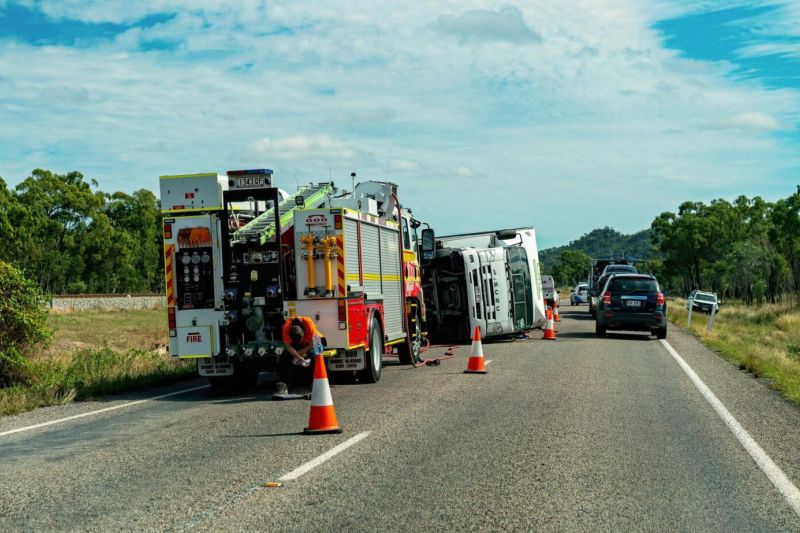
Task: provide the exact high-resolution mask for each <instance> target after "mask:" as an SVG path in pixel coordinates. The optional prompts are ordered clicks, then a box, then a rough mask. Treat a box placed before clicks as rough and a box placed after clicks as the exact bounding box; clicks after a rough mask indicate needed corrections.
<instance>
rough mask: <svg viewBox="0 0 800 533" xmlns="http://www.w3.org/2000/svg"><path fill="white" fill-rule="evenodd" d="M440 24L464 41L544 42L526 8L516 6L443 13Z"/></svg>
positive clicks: (445, 31)
mask: <svg viewBox="0 0 800 533" xmlns="http://www.w3.org/2000/svg"><path fill="white" fill-rule="evenodd" d="M437 26H438V28H439V29H440V30H441V31H442V32H444V33H447V34H450V35H454V36H456V37H459V38H460V39H462V40H464V41H478V42H481V41H509V42H512V43H526V42H534V43H538V42H541V40H542V38H541V36H540V35H539V34H538V33H537V32H536V31H534V30H533V29H532V28H531V27H530V26H528V25H527V24H526V23H525V19H524V18H523V16H522V12H521V11H520V10H519V9H517V8H516V7H514V6H504V7H502V8H500V9H499V10H497V11H490V10H486V9H471V10H469V11H464V12H463V13H461V14H459V15H455V16H452V15H441V16H440V17H439V19H438V22H437Z"/></svg>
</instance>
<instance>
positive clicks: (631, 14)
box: [0, 0, 800, 244]
mask: <svg viewBox="0 0 800 533" xmlns="http://www.w3.org/2000/svg"><path fill="white" fill-rule="evenodd" d="M0 1H2V0H0ZM708 1H709V2H712V3H714V5H716V4H720V5H721V3H722V2H723V0H708ZM36 5H39V6H41V8H42V10H43V11H44V12H46V13H47V14H48V15H50V16H51V17H54V18H56V19H58V18H70V19H76V20H82V21H84V22H99V21H103V22H126V23H131V22H133V21H136V20H139V19H141V18H142V17H143V16H147V15H152V14H156V13H175V16H174V17H172V18H170V19H169V20H167V21H166V22H163V23H162V24H158V25H155V26H152V27H150V28H132V29H131V30H128V31H127V32H125V33H123V34H121V35H118V36H117V37H116V38H115V39H113V40H106V41H102V42H99V43H96V45H95V46H85V47H82V48H71V47H66V46H49V47H35V46H31V45H28V44H25V43H19V42H14V41H11V40H9V39H7V38H5V39H3V40H2V42H0V73H2V75H0V99H2V101H3V105H2V106H0V123H2V124H6V125H9V126H10V127H6V128H0V175H2V176H3V177H4V178H5V179H6V181H8V182H9V183H11V184H14V183H16V182H18V181H20V180H21V179H23V178H24V177H25V176H26V175H27V174H28V173H29V172H30V170H31V169H33V168H36V167H44V168H51V169H53V170H60V171H66V170H72V169H76V170H81V171H83V172H84V173H85V174H86V175H87V176H90V177H93V178H96V179H98V180H99V181H100V183H101V187H102V188H103V189H104V190H114V189H120V190H131V189H135V188H139V187H148V188H150V189H153V190H156V189H157V176H159V175H161V174H179V173H188V172H195V171H207V170H226V169H228V168H237V167H238V166H239V165H250V164H256V163H258V164H264V165H265V166H268V167H270V168H273V169H274V170H275V171H276V180H277V181H278V183H279V184H280V183H283V185H282V186H284V188H288V187H289V185H292V184H293V183H294V180H293V179H292V178H291V177H292V176H293V175H295V174H296V175H297V179H298V181H301V182H305V181H308V180H309V179H314V178H315V177H317V176H324V177H325V178H327V177H328V176H329V173H330V175H333V176H334V178H335V179H339V180H342V179H345V182H346V183H349V178H348V176H349V173H350V171H351V170H352V171H357V172H358V175H359V177H366V178H369V177H379V178H383V177H384V176H385V175H387V174H388V175H389V176H390V177H391V176H392V175H393V174H394V173H397V175H398V177H397V178H396V181H397V182H398V184H399V185H400V188H401V194H403V196H404V199H403V202H404V203H409V205H411V203H412V202H411V201H410V200H407V199H408V198H412V199H413V203H414V208H415V214H416V215H417V216H419V217H420V218H422V219H424V220H427V221H429V222H431V223H432V224H433V225H434V226H435V227H437V229H438V230H440V231H443V232H451V231H469V230H471V229H475V228H476V227H480V228H483V227H492V226H495V227H500V226H514V225H517V226H519V225H524V224H535V225H537V226H539V238H540V239H543V240H545V241H549V242H551V243H553V244H555V243H557V242H560V241H564V242H566V241H568V240H569V239H570V238H574V237H576V236H577V235H580V233H581V232H582V231H586V230H589V229H592V228H593V227H596V226H603V225H606V224H608V225H617V226H620V227H622V226H623V224H627V225H629V227H625V228H623V229H630V230H634V229H639V228H642V227H646V226H647V225H648V224H649V222H650V220H649V219H648V217H650V218H652V216H653V215H655V214H657V213H658V212H660V211H661V210H666V209H675V207H676V206H677V205H678V203H680V202H681V201H683V200H687V199H709V198H711V197H714V196H719V195H731V194H738V193H751V194H752V193H753V192H756V193H759V194H762V195H765V196H768V194H769V193H770V191H771V192H775V191H779V190H781V187H782V186H784V185H786V186H787V188H788V187H789V186H790V185H792V184H787V183H784V182H789V181H790V178H787V176H796V175H797V169H798V168H800V156H798V153H800V151H798V150H797V148H796V146H794V145H792V144H790V143H789V141H786V140H784V139H782V138H781V137H780V136H775V135H770V132H772V131H776V130H778V129H779V128H781V127H783V128H785V129H789V128H791V125H792V124H794V123H796V122H798V120H800V117H799V116H798V113H797V110H798V109H800V97H798V93H797V91H793V90H763V89H761V88H760V87H759V86H758V85H756V84H753V83H746V82H740V81H736V80H734V79H731V78H729V77H727V76H726V75H727V74H728V73H729V72H730V70H731V67H730V66H728V65H725V64H721V63H707V62H702V61H690V60H686V59H682V58H681V57H679V55H678V54H677V53H676V52H675V51H672V50H666V49H665V48H664V47H663V44H662V42H661V36H660V35H658V34H657V33H656V32H655V31H654V30H652V29H651V26H652V24H653V23H654V22H655V20H656V18H657V17H661V16H678V15H680V14H681V13H682V12H686V11H689V10H694V9H695V7H694V6H696V5H697V3H696V2H694V1H690V0H680V2H669V3H666V2H663V1H662V0H574V1H573V2H571V3H569V5H566V4H565V3H564V2H560V1H558V0H540V1H537V2H523V1H521V0H520V1H516V2H513V7H512V6H510V5H509V2H507V1H500V2H493V1H491V0H442V1H441V2H415V3H410V4H409V3H398V2H390V1H374V0H372V1H368V0H351V1H350V3H348V5H347V7H346V8H343V7H342V5H341V3H340V2H334V1H333V0H320V1H318V2H315V4H314V8H313V9H310V8H309V7H308V5H307V4H305V3H302V2H293V1H275V2H270V3H269V4H264V3H263V2H251V3H247V4H245V5H240V4H239V3H230V2H223V1H222V0H197V1H192V2H188V1H187V2H183V3H174V2H171V1H169V2H168V1H167V0H155V1H154V2H139V3H130V2H123V1H122V0H86V1H83V0H82V1H78V0H43V1H41V2H39V3H37V4H36ZM708 5H711V4H708ZM798 18H799V17H795V19H794V20H795V21H796V20H798ZM164 40H168V41H170V42H172V43H174V45H175V46H174V47H173V48H167V49H158V48H147V49H143V47H142V43H152V42H154V41H156V42H157V41H164ZM476 43H477V44H479V46H465V44H468V45H474V44H476ZM755 110H758V111H755ZM710 124H712V125H716V126H715V127H710V126H708V125H710ZM721 125H724V126H725V127H722V126H721ZM98 154H102V157H99V156H98ZM387 161H388V162H389V164H388V172H387ZM239 168H244V167H239ZM475 169H481V171H478V170H475ZM481 172H482V173H481ZM465 178H473V179H472V180H470V181H469V183H470V186H469V187H464V186H463V183H464V181H466V180H465ZM793 179H794V178H791V180H793ZM282 180H288V181H283V182H282ZM765 183H766V184H770V187H771V188H770V189H769V190H767V191H766V192H765V190H764V189H756V187H762V186H765V185H762V184H765ZM544 188H546V189H547V191H548V195H550V196H551V197H552V198H554V199H555V201H553V202H544V203H543V204H541V205H540V207H537V208H536V210H533V209H532V208H531V206H532V205H533V204H532V202H533V201H534V200H535V199H536V198H539V197H540V196H541V194H542V190H543V189H544ZM791 189H792V190H793V185H792V187H791ZM498 191H513V194H511V195H509V194H499V193H498ZM790 192H791V191H790ZM623 196H624V199H625V200H626V201H627V202H629V204H630V205H637V206H642V207H641V209H640V210H641V212H639V211H637V214H636V215H635V216H631V217H627V216H626V217H622V215H620V213H621V211H620V210H608V209H606V208H605V207H604V206H605V205H607V204H608V203H609V202H615V204H614V205H616V202H618V201H620V197H623ZM441 198H447V199H448V201H447V202H446V203H444V204H443V203H442V202H441ZM573 198H592V199H593V201H586V202H583V203H581V212H582V216H581V217H572V218H564V217H563V216H561V215H562V213H560V210H561V209H562V208H563V205H564V203H565V202H566V201H568V200H570V199H573ZM475 204H480V205H481V206H483V207H484V208H482V209H478V210H474V211H473V212H472V214H471V216H470V217H469V218H466V217H463V216H460V209H463V206H465V205H467V206H468V205H475ZM648 210H649V211H648ZM647 213H649V215H648V214H647ZM615 217H620V218H615Z"/></svg>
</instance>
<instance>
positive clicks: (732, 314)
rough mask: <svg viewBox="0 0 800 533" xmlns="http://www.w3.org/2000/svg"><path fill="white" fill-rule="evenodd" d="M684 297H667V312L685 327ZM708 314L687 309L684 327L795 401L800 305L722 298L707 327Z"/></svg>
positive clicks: (799, 379)
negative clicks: (753, 303)
mask: <svg viewBox="0 0 800 533" xmlns="http://www.w3.org/2000/svg"><path fill="white" fill-rule="evenodd" d="M687 315H688V312H687V310H686V300H684V299H679V298H676V299H673V300H671V301H670V308H669V318H670V320H671V321H672V322H674V323H675V324H677V325H679V326H682V327H684V328H686V327H687ZM708 320H709V315H707V314H703V313H698V312H694V313H692V325H691V327H690V328H687V329H689V330H690V331H691V332H692V333H693V334H694V335H695V336H697V337H699V338H700V339H701V341H702V342H703V344H705V345H707V346H709V347H710V348H712V349H713V350H715V351H716V352H718V353H719V354H721V355H722V356H723V357H725V358H726V359H729V360H731V361H733V362H735V363H736V364H738V365H739V367H740V368H742V369H747V370H749V371H751V372H752V373H753V374H754V375H756V376H758V377H764V378H767V379H769V380H770V381H771V386H772V387H773V388H775V389H778V390H780V391H781V392H782V393H783V394H784V395H785V396H786V397H787V398H789V399H790V400H792V401H794V402H796V403H798V404H800V308H798V306H796V305H794V304H788V303H787V304H765V305H761V306H746V305H744V304H740V303H732V302H731V303H728V302H724V303H723V305H722V306H720V312H719V313H718V315H717V318H716V321H715V322H714V327H713V330H712V331H711V332H710V333H708V332H707V331H706V326H707V325H708Z"/></svg>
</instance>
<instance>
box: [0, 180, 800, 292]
mask: <svg viewBox="0 0 800 533" xmlns="http://www.w3.org/2000/svg"><path fill="white" fill-rule="evenodd" d="M648 239H649V241H650V242H649V243H648V242H647V240H648ZM0 242H1V243H2V246H0V261H3V262H6V263H9V264H11V265H13V266H14V267H16V268H17V269H19V270H20V271H21V272H22V273H23V274H24V275H25V276H26V277H27V278H28V279H30V280H33V281H34V282H35V283H36V284H37V285H38V286H39V287H40V288H41V290H42V291H44V292H45V293H47V294H81V293H138V292H161V291H162V290H163V283H164V282H163V268H164V266H163V261H164V260H163V254H162V247H163V241H162V233H161V212H160V208H159V202H158V199H157V198H156V196H155V194H153V193H152V192H151V191H148V190H146V189H139V190H137V191H135V192H133V193H132V194H126V193H123V192H114V193H107V192H103V191H101V190H99V189H98V183H97V182H96V181H94V180H91V181H87V180H86V179H85V178H84V176H83V174H81V173H80V172H69V173H67V174H57V173H54V172H51V171H48V170H43V169H36V170H34V171H33V172H31V175H30V176H29V177H28V178H27V179H25V180H24V181H22V182H21V183H19V184H18V185H17V186H16V187H14V188H9V187H8V186H7V185H6V183H5V182H4V181H3V180H2V178H0ZM609 252H610V253H616V254H619V253H622V252H624V253H626V254H627V255H629V256H630V255H634V256H636V257H638V258H640V259H646V260H647V261H646V262H645V263H644V264H642V265H640V270H642V271H646V272H651V273H653V274H655V275H656V276H657V277H658V279H659V281H660V282H661V284H662V285H663V286H664V287H665V288H667V289H668V290H670V291H673V292H676V293H678V294H681V293H683V294H685V293H688V292H690V291H691V290H693V289H704V290H712V291H714V292H717V293H718V294H721V295H723V296H726V297H733V298H740V299H742V300H745V301H747V302H753V301H758V302H760V301H769V302H775V301H778V300H780V299H781V298H782V297H783V296H785V295H787V294H790V293H794V294H797V295H800V186H799V187H798V190H797V192H795V193H794V194H792V195H790V196H788V197H787V198H784V199H781V200H778V201H776V202H768V201H765V200H764V199H762V198H761V197H758V196H756V197H754V198H748V197H746V196H740V197H738V198H737V199H736V200H734V201H733V202H729V201H727V200H722V199H720V200H714V201H712V202H710V203H703V202H684V203H683V204H681V205H680V206H679V207H678V210H677V212H674V213H673V212H665V213H661V214H660V215H659V216H658V217H656V218H655V220H654V221H653V222H652V224H651V226H650V228H649V229H648V230H644V231H642V232H639V233H636V234H634V235H623V234H621V233H619V232H616V231H615V230H613V229H611V228H602V229H597V230H594V231H592V232H590V233H588V234H586V235H583V236H582V237H581V238H580V239H578V240H576V241H573V242H571V243H570V244H569V245H567V246H564V247H559V248H555V249H550V250H543V251H542V261H543V263H546V265H545V271H546V272H547V273H549V274H552V275H553V276H554V277H555V279H556V281H557V282H558V283H560V284H568V285H574V284H575V283H577V282H578V281H582V280H585V279H586V277H587V274H588V270H589V261H590V259H591V257H592V256H595V255H607V254H608V253H609ZM547 258H549V260H547V261H545V259H547Z"/></svg>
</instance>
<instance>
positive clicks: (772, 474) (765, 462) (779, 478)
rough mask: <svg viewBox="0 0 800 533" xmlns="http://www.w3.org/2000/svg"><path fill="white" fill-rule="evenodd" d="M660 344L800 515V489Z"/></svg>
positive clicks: (672, 351)
mask: <svg viewBox="0 0 800 533" xmlns="http://www.w3.org/2000/svg"><path fill="white" fill-rule="evenodd" d="M661 344H663V345H664V347H665V348H666V349H667V351H668V352H669V354H670V355H671V356H672V358H673V359H675V361H676V362H677V363H678V364H679V365H680V367H681V368H682V369H683V371H684V372H685V373H686V375H687V376H689V379H690V380H691V381H692V383H694V385H695V387H697V389H698V390H699V391H700V393H701V394H702V395H703V397H704V398H705V399H706V401H708V403H710V404H711V407H713V408H714V411H716V412H717V414H718V415H719V416H720V418H722V420H723V421H724V422H725V424H726V425H727V426H728V428H729V429H730V430H731V432H732V433H733V434H734V435H735V436H736V438H737V439H738V441H739V442H740V443H741V445H742V447H744V449H745V450H746V451H747V453H749V454H750V457H752V458H753V460H754V461H755V462H756V464H757V465H758V467H759V468H760V469H761V470H762V471H763V472H764V473H765V474H766V475H767V477H768V478H769V480H770V481H771V482H772V484H773V485H775V488H776V489H778V491H779V492H780V493H781V494H782V495H783V497H784V498H785V499H786V501H787V503H788V504H789V506H791V508H792V509H793V510H794V512H795V513H797V515H798V516H800V490H798V489H797V487H796V486H795V485H794V483H792V481H791V480H790V479H789V478H788V477H787V476H786V474H784V473H783V470H781V469H780V467H779V466H778V465H777V464H775V462H774V461H773V460H772V459H771V458H770V456H769V455H767V452H765V451H764V449H763V448H762V447H761V446H759V444H758V443H757V442H756V441H755V440H754V439H753V437H751V436H750V434H749V433H748V432H747V430H746V429H744V427H742V425H741V424H740V423H739V422H738V421H737V420H736V418H735V417H734V416H733V415H732V414H731V413H730V411H728V409H727V408H726V407H725V406H724V405H723V404H722V402H721V401H719V399H718V398H717V397H716V396H715V395H714V393H713V392H711V389H709V388H708V386H707V385H706V384H705V383H703V380H701V379H700V377H699V376H698V375H697V374H696V373H695V371H694V370H692V367H690V366H689V364H688V363H687V362H686V361H684V360H683V358H682V357H681V356H680V355H679V354H678V352H676V351H675V349H674V348H673V347H672V346H670V344H669V343H668V342H667V341H666V340H664V339H662V340H661Z"/></svg>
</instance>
